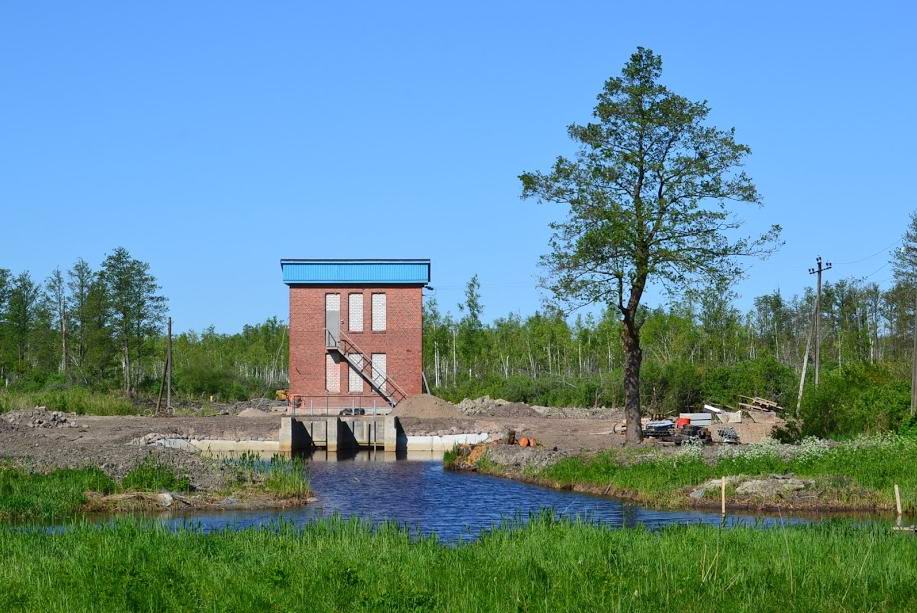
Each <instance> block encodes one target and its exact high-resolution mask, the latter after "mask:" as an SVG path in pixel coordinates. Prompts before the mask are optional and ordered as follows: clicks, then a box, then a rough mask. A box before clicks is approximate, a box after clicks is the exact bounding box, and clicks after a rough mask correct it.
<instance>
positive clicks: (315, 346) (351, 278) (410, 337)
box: [280, 259, 430, 411]
mask: <svg viewBox="0 0 917 613" xmlns="http://www.w3.org/2000/svg"><path fill="white" fill-rule="evenodd" d="M280 268H281V270H282V272H283V282H284V283H285V284H287V285H288V286H289V288H290V390H289V397H290V402H291V404H292V405H293V406H294V407H297V408H300V407H301V408H305V409H310V408H311V409H314V410H319V411H322V410H326V409H330V410H339V409H341V408H347V407H361V408H372V407H380V408H381V407H385V406H394V405H395V404H397V403H398V402H399V401H400V400H402V399H403V398H405V397H406V396H410V395H413V394H419V393H421V391H422V386H423V374H422V368H423V365H422V349H421V347H422V344H421V343H422V334H423V320H422V301H423V295H422V291H423V288H424V286H425V285H427V283H429V281H430V260H425V259H419V260H299V259H284V260H281V261H280Z"/></svg>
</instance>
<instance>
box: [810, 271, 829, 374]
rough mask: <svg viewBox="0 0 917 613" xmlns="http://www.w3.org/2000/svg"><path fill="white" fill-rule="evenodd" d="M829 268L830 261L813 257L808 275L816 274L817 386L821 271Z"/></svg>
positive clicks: (819, 345)
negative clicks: (813, 265)
mask: <svg viewBox="0 0 917 613" xmlns="http://www.w3.org/2000/svg"><path fill="white" fill-rule="evenodd" d="M826 270H831V262H824V263H823V262H822V259H821V256H818V257H817V258H815V268H810V269H809V274H810V275H818V289H817V290H816V291H815V385H816V387H817V386H818V371H819V368H820V364H821V336H820V335H819V331H818V330H819V322H820V320H821V273H823V272H825V271H826Z"/></svg>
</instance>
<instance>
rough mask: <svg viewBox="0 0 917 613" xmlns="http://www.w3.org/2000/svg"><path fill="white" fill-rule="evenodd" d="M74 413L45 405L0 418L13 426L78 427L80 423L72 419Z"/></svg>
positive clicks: (10, 413) (14, 412) (13, 412)
mask: <svg viewBox="0 0 917 613" xmlns="http://www.w3.org/2000/svg"><path fill="white" fill-rule="evenodd" d="M71 417H73V416H72V415H69V416H68V415H67V414H66V413H61V412H60V411H49V410H47V409H46V408H45V407H35V408H34V409H28V410H25V411H11V412H9V413H6V414H5V415H2V416H0V420H3V421H5V422H7V423H8V424H11V425H13V426H26V427H28V428H78V427H79V426H80V425H79V424H78V423H76V422H75V421H73V420H72V419H70V418H71Z"/></svg>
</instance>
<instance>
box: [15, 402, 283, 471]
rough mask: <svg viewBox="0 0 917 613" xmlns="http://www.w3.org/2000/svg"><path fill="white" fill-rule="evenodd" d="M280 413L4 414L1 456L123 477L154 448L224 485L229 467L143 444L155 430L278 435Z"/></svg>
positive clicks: (156, 452) (179, 466)
mask: <svg viewBox="0 0 917 613" xmlns="http://www.w3.org/2000/svg"><path fill="white" fill-rule="evenodd" d="M279 421H280V420H279V418H278V417H277V416H275V415H273V416H265V417H236V416H234V415H220V416H216V417H136V416H127V417H95V416H78V415H72V414H62V413H56V412H51V411H45V410H40V409H35V410H32V411H16V412H13V413H7V414H2V415H0V459H3V460H7V461H12V462H14V463H16V464H19V465H23V466H26V467H29V468H31V469H33V470H40V471H46V470H50V469H53V468H77V467H83V466H98V467H100V468H101V469H102V470H104V471H105V472H107V473H109V474H110V475H112V476H113V477H116V478H118V477H122V476H124V474H125V473H126V472H127V471H129V470H130V469H131V468H132V467H133V466H135V465H136V464H137V463H138V462H139V461H141V460H142V459H143V458H144V457H146V456H147V455H150V454H153V455H155V456H156V457H157V458H159V459H161V460H162V461H164V462H166V463H169V464H171V465H173V466H175V467H176V468H177V469H179V470H180V471H181V472H184V473H187V474H188V475H190V477H191V480H192V483H193V484H194V486H195V487H196V488H199V489H212V488H214V487H219V486H220V485H221V484H222V482H223V478H224V475H223V468H222V466H220V465H219V463H217V462H209V461H207V460H205V459H203V458H201V457H200V456H199V455H198V454H195V453H189V452H185V451H179V450H173V449H165V448H162V447H151V446H146V445H141V444H138V439H141V438H142V437H144V436H147V435H149V434H154V433H155V434H164V435H175V436H188V437H194V438H215V439H231V440H242V439H256V440H277V432H278V428H279Z"/></svg>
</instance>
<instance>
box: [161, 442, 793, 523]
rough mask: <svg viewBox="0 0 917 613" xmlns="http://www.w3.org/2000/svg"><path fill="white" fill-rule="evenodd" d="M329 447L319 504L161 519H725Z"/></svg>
mask: <svg viewBox="0 0 917 613" xmlns="http://www.w3.org/2000/svg"><path fill="white" fill-rule="evenodd" d="M330 455H331V457H329V454H326V453H325V452H321V453H318V454H316V455H314V456H313V457H312V458H311V460H312V461H311V462H310V463H309V471H310V480H311V483H312V487H313V489H314V490H315V492H316V496H317V497H318V502H317V503H315V504H312V505H309V506H307V507H304V508H300V509H287V510H283V511H244V512H238V511H225V512H218V513H212V514H206V515H201V514H198V515H193V516H186V517H172V518H169V519H164V520H162V521H165V522H166V523H168V524H170V525H182V524H184V523H191V524H194V525H197V526H199V527H201V528H202V529H204V530H217V529H224V528H229V529H239V528H244V527H249V526H258V525H264V524H268V523H271V522H275V521H277V520H278V519H281V518H282V519H283V520H284V521H287V522H291V523H293V524H296V525H302V524H304V523H307V522H310V521H312V520H314V519H315V518H317V517H322V516H328V515H332V514H335V513H338V514H341V515H343V516H346V517H360V518H363V519H366V520H369V521H371V522H373V523H379V522H384V521H395V522H398V523H399V524H402V525H404V526H406V527H407V528H409V529H410V530H411V531H413V532H416V533H420V534H436V535H437V536H438V537H439V538H441V539H442V540H445V541H457V540H468V539H473V538H476V537H477V536H478V535H479V534H480V533H481V531H483V530H487V529H489V528H493V527H495V526H498V525H500V524H501V523H502V522H505V521H507V520H513V519H525V518H527V517H528V516H529V515H530V514H533V513H539V512H542V511H544V510H550V511H551V512H553V513H554V515H555V516H558V517H564V518H570V519H581V520H586V521H592V522H598V523H601V524H604V525H607V526H611V527H632V526H638V525H642V526H646V527H648V528H658V527H660V526H664V525H667V524H676V523H677V524H696V523H705V524H719V523H720V522H721V517H720V515H719V514H718V513H705V512H700V511H660V510H655V509H645V508H642V507H639V506H636V505H631V504H625V503H622V502H620V501H617V500H613V499H608V498H601V497H596V496H589V495H586V494H578V493H574V492H565V491H558V490H552V489H548V488H543V487H538V486H534V485H529V484H526V483H520V482H517V481H510V480H508V479H501V478H497V477H490V476H486V475H479V474H471V473H457V472H451V471H446V470H444V469H443V465H442V462H441V461H439V460H440V458H441V454H439V453H437V454H424V455H423V456H422V457H417V456H415V455H414V454H411V456H409V457H408V458H405V459H403V460H396V458H395V457H394V455H393V454H385V453H384V452H379V453H378V454H373V453H372V452H361V453H358V454H355V455H354V456H352V457H349V458H347V457H341V456H337V455H335V454H330ZM267 457H270V454H269V455H268V456H267ZM781 521H783V520H780V519H778V518H774V517H756V516H753V515H730V516H729V517H727V520H726V522H727V524H729V525H736V524H750V525H772V524H775V523H780V522H781ZM792 521H798V520H792Z"/></svg>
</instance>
